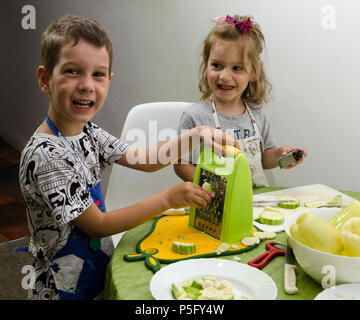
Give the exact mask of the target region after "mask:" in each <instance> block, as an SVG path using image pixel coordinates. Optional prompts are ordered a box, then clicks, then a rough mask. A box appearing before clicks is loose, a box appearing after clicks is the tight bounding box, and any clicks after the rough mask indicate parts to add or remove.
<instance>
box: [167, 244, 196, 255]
mask: <svg viewBox="0 0 360 320" xmlns="http://www.w3.org/2000/svg"><path fill="white" fill-rule="evenodd" d="M172 250H173V251H174V252H176V253H179V254H185V255H186V254H192V253H195V252H196V246H195V244H193V243H185V242H179V241H173V243H172Z"/></svg>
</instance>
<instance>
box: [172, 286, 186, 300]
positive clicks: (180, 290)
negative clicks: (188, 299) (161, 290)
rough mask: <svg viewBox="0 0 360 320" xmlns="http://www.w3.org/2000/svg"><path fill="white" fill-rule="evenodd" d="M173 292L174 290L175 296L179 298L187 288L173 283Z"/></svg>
mask: <svg viewBox="0 0 360 320" xmlns="http://www.w3.org/2000/svg"><path fill="white" fill-rule="evenodd" d="M171 292H172V294H173V296H174V298H175V299H178V298H179V297H180V296H181V295H182V294H184V293H185V290H184V289H183V288H182V287H180V286H177V285H176V284H175V283H173V284H172V285H171Z"/></svg>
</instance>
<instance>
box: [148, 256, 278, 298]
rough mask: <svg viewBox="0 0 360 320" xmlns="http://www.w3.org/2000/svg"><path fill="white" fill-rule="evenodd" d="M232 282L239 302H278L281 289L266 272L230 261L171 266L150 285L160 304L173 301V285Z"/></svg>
mask: <svg viewBox="0 0 360 320" xmlns="http://www.w3.org/2000/svg"><path fill="white" fill-rule="evenodd" d="M209 275H212V276H215V277H216V279H218V280H220V281H222V280H228V281H230V282H231V284H232V288H233V291H234V293H235V300H238V299H240V298H241V296H242V295H243V294H246V295H247V296H248V297H249V300H275V299H276V296H277V287H276V284H275V282H274V280H273V279H272V278H271V277H270V276H269V275H267V274H266V273H265V272H262V271H260V270H257V269H255V268H251V267H250V266H248V265H247V264H245V263H241V262H235V261H230V260H226V259H190V260H184V261H179V262H175V263H171V264H169V265H167V266H164V267H163V268H161V269H160V270H159V271H158V272H157V273H155V275H154V276H153V277H152V278H151V281H150V292H151V294H152V296H153V297H154V298H155V299H156V300H172V299H174V297H173V295H172V293H171V284H172V283H175V284H179V283H182V282H183V281H185V280H187V279H198V278H202V277H204V276H209Z"/></svg>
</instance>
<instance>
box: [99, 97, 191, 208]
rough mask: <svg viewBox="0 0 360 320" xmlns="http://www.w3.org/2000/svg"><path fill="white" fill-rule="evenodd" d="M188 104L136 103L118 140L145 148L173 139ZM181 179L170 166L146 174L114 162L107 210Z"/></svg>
mask: <svg viewBox="0 0 360 320" xmlns="http://www.w3.org/2000/svg"><path fill="white" fill-rule="evenodd" d="M189 105H191V103H189V102H152V103H146V104H141V105H137V106H135V107H133V108H132V109H131V110H130V111H129V113H128V116H127V118H126V121H125V124H124V127H123V131H122V134H121V138H120V139H121V140H122V141H126V142H127V143H129V144H135V145H138V146H139V147H145V146H149V145H154V144H157V143H159V142H162V141H165V140H167V139H169V138H172V137H174V136H175V135H176V129H177V127H178V124H179V120H180V117H181V114H182V112H183V110H184V109H185V108H186V107H188V106H189ZM134 139H136V141H134ZM181 182H182V180H181V179H180V178H179V177H177V176H176V174H175V172H174V170H173V167H172V165H170V166H168V167H166V168H164V169H162V170H159V171H157V172H153V173H147V172H143V171H138V170H133V169H129V168H126V167H123V166H119V165H116V164H114V165H113V168H112V172H111V175H110V179H109V184H108V188H107V193H106V197H105V202H106V207H107V210H109V211H110V210H114V209H119V208H122V207H125V206H129V205H132V204H135V203H137V202H140V201H142V200H144V199H146V198H148V197H150V196H152V195H154V194H157V193H159V192H161V191H164V190H166V189H168V188H170V187H172V186H174V185H176V184H178V183H181Z"/></svg>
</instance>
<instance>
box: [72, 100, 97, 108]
mask: <svg viewBox="0 0 360 320" xmlns="http://www.w3.org/2000/svg"><path fill="white" fill-rule="evenodd" d="M74 104H76V105H78V106H80V107H88V106H92V105H93V102H92V101H89V100H74Z"/></svg>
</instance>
